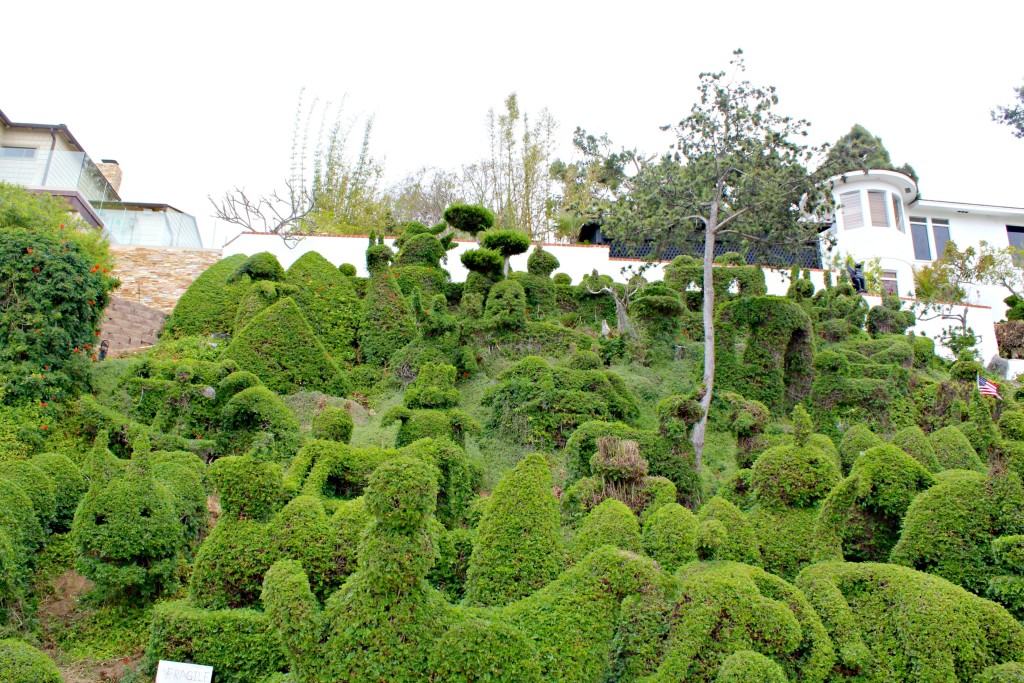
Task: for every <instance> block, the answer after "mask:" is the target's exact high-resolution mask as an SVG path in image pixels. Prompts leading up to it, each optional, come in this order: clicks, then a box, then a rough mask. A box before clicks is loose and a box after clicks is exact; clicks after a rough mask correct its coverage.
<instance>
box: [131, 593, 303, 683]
mask: <svg viewBox="0 0 1024 683" xmlns="http://www.w3.org/2000/svg"><path fill="white" fill-rule="evenodd" d="M161 659H166V660H169V661H172V662H202V663H204V664H206V665H208V666H212V667H213V668H214V671H216V675H217V681H218V682H221V681H223V683H252V682H253V681H261V680H263V679H264V677H266V676H268V675H270V674H272V673H274V672H275V671H281V670H283V669H284V668H285V666H286V660H285V657H284V650H283V648H282V646H281V643H280V640H279V639H278V637H277V634H276V633H275V631H274V629H273V628H272V627H271V625H270V620H269V619H268V618H267V616H266V615H265V614H264V613H263V612H257V611H255V610H250V609H225V610H215V611H214V610H204V609H198V608H196V607H194V606H192V605H189V604H188V603H187V602H186V601H174V602H161V603H158V604H157V605H156V608H155V609H154V610H153V620H152V625H151V627H150V635H149V644H148V646H147V647H146V655H145V665H146V668H147V669H148V670H149V671H154V670H155V669H156V665H157V662H158V661H159V660H161Z"/></svg>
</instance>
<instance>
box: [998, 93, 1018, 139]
mask: <svg viewBox="0 0 1024 683" xmlns="http://www.w3.org/2000/svg"><path fill="white" fill-rule="evenodd" d="M1013 92H1014V93H1015V94H1016V96H1017V101H1016V102H1013V103H1011V104H1009V105H1007V106H1005V107H996V108H995V109H993V110H992V120H993V121H995V122H996V123H1002V124H1004V125H1007V126H1009V127H1010V129H1011V131H1012V132H1013V135H1014V136H1015V137H1018V138H1024V85H1022V86H1020V87H1019V88H1014V89H1013Z"/></svg>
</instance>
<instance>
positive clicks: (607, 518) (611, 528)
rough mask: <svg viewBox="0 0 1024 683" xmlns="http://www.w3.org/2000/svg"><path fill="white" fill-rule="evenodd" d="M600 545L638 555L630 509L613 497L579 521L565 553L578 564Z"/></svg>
mask: <svg viewBox="0 0 1024 683" xmlns="http://www.w3.org/2000/svg"><path fill="white" fill-rule="evenodd" d="M603 545H612V546H615V547H616V548H621V549H622V550H629V551H630V552H634V553H639V552H640V546H641V542H640V523H639V522H638V521H637V518H636V515H634V514H633V511H632V510H630V509H629V508H628V507H626V506H625V504H623V503H622V502H620V501H618V500H615V499H614V498H608V499H605V500H604V501H603V502H602V503H601V504H600V505H598V506H597V507H595V508H594V509H593V510H591V511H590V513H589V514H588V515H587V516H586V517H584V518H583V522H582V523H581V524H580V527H579V529H577V531H576V535H575V536H573V539H572V542H571V543H570V544H569V547H568V551H569V555H570V556H571V557H572V558H574V559H575V560H576V561H577V562H578V561H579V560H582V559H583V558H584V557H586V556H587V555H588V554H589V553H590V552H591V551H593V550H596V549H597V548H600V547H601V546H603Z"/></svg>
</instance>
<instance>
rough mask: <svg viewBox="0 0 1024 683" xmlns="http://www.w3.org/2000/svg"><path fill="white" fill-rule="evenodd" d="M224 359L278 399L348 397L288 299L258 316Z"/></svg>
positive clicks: (331, 363)
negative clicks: (309, 394)
mask: <svg viewBox="0 0 1024 683" xmlns="http://www.w3.org/2000/svg"><path fill="white" fill-rule="evenodd" d="M224 358H227V359H231V360H233V361H235V362H236V363H238V367H239V368H244V369H245V370H247V371H249V372H252V373H254V374H255V375H256V376H258V377H259V378H260V380H262V382H263V383H264V384H266V385H267V386H268V387H269V388H271V389H273V390H274V391H276V392H278V393H282V394H292V393H295V392H296V391H322V392H324V393H325V394H331V395H332V396H344V395H345V394H347V393H348V392H349V381H348V378H347V377H346V376H345V374H344V373H343V372H342V371H341V370H340V369H339V368H338V366H337V365H335V363H334V361H333V360H331V358H330V356H329V355H328V354H327V350H326V349H325V348H324V346H323V344H321V343H320V340H319V339H317V337H316V335H315V334H314V333H313V330H312V328H310V326H309V323H308V322H306V319H305V318H304V317H303V315H302V312H301V311H300V310H299V307H298V306H297V305H296V304H295V301H294V300H292V299H291V298H290V297H286V298H284V299H281V300H280V301H278V302H277V303H276V304H274V305H273V306H270V307H269V308H267V309H266V310H264V311H262V312H261V313H259V314H258V315H257V316H256V317H255V318H253V319H252V320H251V321H250V322H249V324H248V325H246V326H245V328H244V329H243V330H242V331H241V332H240V333H238V334H237V335H235V337H234V338H233V339H232V340H231V344H230V345H229V346H228V348H227V349H226V350H225V351H224Z"/></svg>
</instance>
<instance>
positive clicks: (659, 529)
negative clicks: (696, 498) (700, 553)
mask: <svg viewBox="0 0 1024 683" xmlns="http://www.w3.org/2000/svg"><path fill="white" fill-rule="evenodd" d="M642 543H643V548H644V552H645V553H647V554H648V555H650V556H651V557H652V558H654V559H655V560H656V561H657V562H658V564H660V565H661V567H662V568H663V569H664V570H665V571H667V572H675V570H677V569H678V568H679V567H682V566H683V565H684V564H686V563H688V562H692V561H694V560H696V559H697V517H696V516H695V515H694V514H693V513H692V512H690V510H689V509H688V508H685V507H683V506H682V505H680V504H679V503H675V502H672V503H668V504H666V505H662V506H661V507H659V508H658V509H657V510H655V511H654V512H653V513H652V514H651V515H649V516H648V517H647V518H646V519H645V520H644V528H643V539H642Z"/></svg>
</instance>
